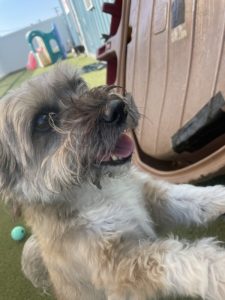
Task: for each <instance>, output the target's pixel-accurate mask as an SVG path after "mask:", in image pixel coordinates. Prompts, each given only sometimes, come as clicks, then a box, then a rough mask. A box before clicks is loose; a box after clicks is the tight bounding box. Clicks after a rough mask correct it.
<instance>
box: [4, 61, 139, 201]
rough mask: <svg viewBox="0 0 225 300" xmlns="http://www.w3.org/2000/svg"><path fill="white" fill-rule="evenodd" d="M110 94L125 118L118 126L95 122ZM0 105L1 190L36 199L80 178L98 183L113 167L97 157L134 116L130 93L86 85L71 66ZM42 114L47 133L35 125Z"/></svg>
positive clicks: (108, 148)
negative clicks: (48, 125)
mask: <svg viewBox="0 0 225 300" xmlns="http://www.w3.org/2000/svg"><path fill="white" fill-rule="evenodd" d="M110 99H121V100H122V101H124V103H125V106H126V110H127V112H128V117H127V119H126V122H123V123H121V125H120V126H111V124H106V123H104V122H101V121H100V116H101V113H102V110H103V109H104V107H105V106H106V105H107V101H108V100H110ZM0 110H1V121H0V153H1V162H2V165H1V174H0V175H1V185H2V190H3V191H5V195H6V197H7V196H9V195H10V194H11V193H12V194H13V193H16V197H17V199H20V198H22V199H23V200H24V199H25V200H28V201H41V202H49V201H52V200H54V199H58V194H59V193H61V192H62V191H65V190H67V191H68V190H69V189H70V188H71V187H73V186H74V185H79V184H81V183H83V182H84V181H89V182H93V183H95V184H97V185H98V186H100V180H101V176H102V174H103V173H104V174H106V173H109V174H110V173H113V172H114V170H113V168H110V167H100V166H99V163H100V161H98V160H97V158H98V157H104V156H107V155H109V154H110V152H111V151H112V149H113V147H115V143H116V141H117V139H118V137H119V135H120V134H121V133H122V132H123V131H124V130H126V128H134V127H135V126H136V125H137V120H138V112H137V110H136V107H135V105H134V103H133V99H132V97H131V96H130V95H125V96H121V95H119V94H117V93H116V92H115V89H114V88H113V87H107V86H101V87H98V88H94V89H88V87H87V85H86V83H85V82H84V80H83V79H81V78H80V77H79V75H78V73H77V72H76V71H74V70H73V69H72V68H70V67H68V66H63V65H61V66H60V65H59V66H58V67H57V68H55V69H54V70H53V71H52V72H50V73H49V74H44V75H41V76H39V77H37V78H34V79H32V80H30V81H28V82H26V83H25V84H24V85H23V86H21V87H20V88H19V89H17V90H14V91H12V92H10V93H9V94H8V95H7V96H6V97H5V98H3V99H2V100H1V103H0ZM44 113H47V114H48V115H49V116H50V117H49V118H50V123H51V127H52V128H51V130H50V131H47V132H45V131H43V132H42V131H40V130H39V131H38V130H36V128H35V122H37V118H38V117H39V116H40V115H41V114H44ZM117 169H118V168H117ZM9 191H10V193H9Z"/></svg>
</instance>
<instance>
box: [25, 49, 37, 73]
mask: <svg viewBox="0 0 225 300" xmlns="http://www.w3.org/2000/svg"><path fill="white" fill-rule="evenodd" d="M36 68H37V61H36V58H35V56H34V53H33V52H32V51H30V52H29V54H28V60H27V70H35V69H36Z"/></svg>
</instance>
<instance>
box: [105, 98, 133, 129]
mask: <svg viewBox="0 0 225 300" xmlns="http://www.w3.org/2000/svg"><path fill="white" fill-rule="evenodd" d="M126 117H127V111H126V109H125V103H124V102H123V101H122V100H119V99H115V100H109V101H108V102H107V104H106V106H105V110H104V111H103V114H102V120H103V121H104V122H106V123H120V122H122V121H125V119H126Z"/></svg>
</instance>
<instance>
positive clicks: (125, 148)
mask: <svg viewBox="0 0 225 300" xmlns="http://www.w3.org/2000/svg"><path fill="white" fill-rule="evenodd" d="M133 151H134V142H133V141H132V139H131V138H130V137H129V136H128V135H126V134H125V133H122V134H121V135H120V136H119V138H118V140H117V143H116V146H115V148H114V150H113V151H112V152H111V154H110V155H108V156H105V157H103V158H102V159H101V165H122V164H124V163H126V162H127V161H129V160H130V159H131V156H132V153H133Z"/></svg>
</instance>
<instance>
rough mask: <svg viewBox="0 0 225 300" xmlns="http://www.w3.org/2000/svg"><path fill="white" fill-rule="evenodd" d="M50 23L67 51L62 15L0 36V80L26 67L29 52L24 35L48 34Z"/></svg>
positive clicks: (50, 28) (65, 28) (64, 24)
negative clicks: (37, 32)
mask: <svg viewBox="0 0 225 300" xmlns="http://www.w3.org/2000/svg"><path fill="white" fill-rule="evenodd" d="M52 23H55V24H56V26H57V29H58V31H59V33H60V37H61V39H62V42H63V44H64V46H65V48H66V50H69V49H68V48H69V45H70V43H71V42H70V35H69V32H68V29H67V25H66V22H65V19H64V17H63V15H61V16H58V17H54V18H50V19H48V20H46V21H43V22H40V23H38V24H35V25H31V26H29V27H26V28H23V29H21V30H19V31H16V32H13V33H10V34H7V35H5V36H2V37H1V36H0V78H1V77H4V76H5V75H7V74H9V73H12V72H15V71H17V70H20V69H23V68H25V67H26V64H27V57H28V53H29V51H30V48H29V45H28V43H27V41H26V38H25V35H26V33H27V32H28V31H31V30H42V31H44V32H49V31H51V30H52Z"/></svg>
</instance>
